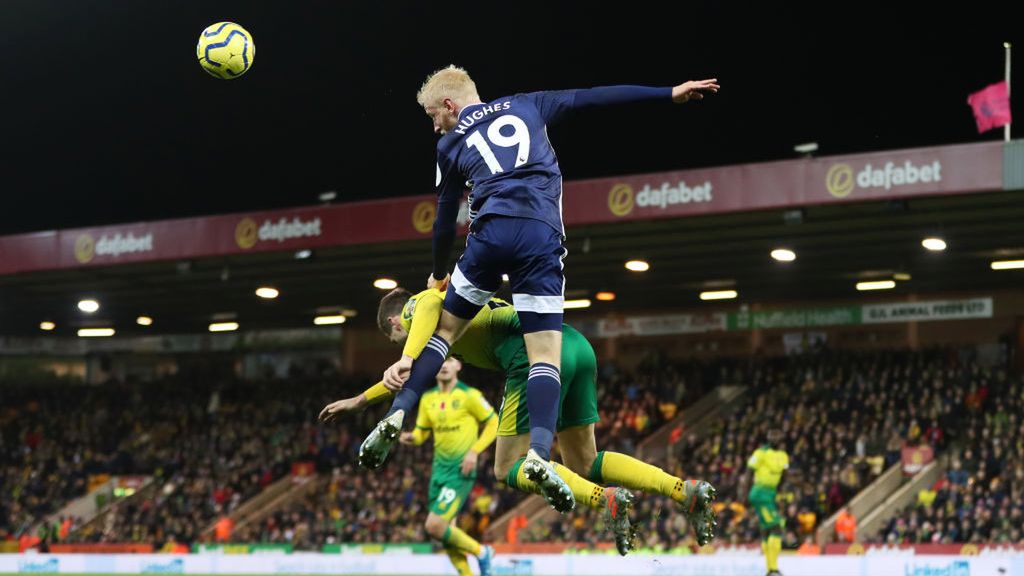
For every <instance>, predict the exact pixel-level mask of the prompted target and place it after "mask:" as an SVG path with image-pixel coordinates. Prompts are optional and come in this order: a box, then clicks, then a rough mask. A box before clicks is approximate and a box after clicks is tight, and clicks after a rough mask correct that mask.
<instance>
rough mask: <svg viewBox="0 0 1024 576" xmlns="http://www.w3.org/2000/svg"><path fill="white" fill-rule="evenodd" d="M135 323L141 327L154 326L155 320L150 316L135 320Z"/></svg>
mask: <svg viewBox="0 0 1024 576" xmlns="http://www.w3.org/2000/svg"><path fill="white" fill-rule="evenodd" d="M135 323H136V324H138V325H139V326H152V325H153V319H152V318H150V317H149V316H139V317H138V318H136V319H135Z"/></svg>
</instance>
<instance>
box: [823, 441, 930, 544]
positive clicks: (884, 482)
mask: <svg viewBox="0 0 1024 576" xmlns="http://www.w3.org/2000/svg"><path fill="white" fill-rule="evenodd" d="M944 462H945V458H941V459H936V460H935V461H934V462H932V463H931V464H928V465H927V466H925V467H924V468H923V469H922V470H921V471H920V472H918V473H917V474H915V475H914V476H913V477H911V478H910V479H904V477H903V463H902V462H897V463H895V464H893V465H892V466H890V467H889V469H888V470H886V471H885V472H883V473H882V475H881V476H879V477H878V478H877V479H876V480H875V481H874V482H872V483H871V484H868V486H867V487H865V488H864V489H863V490H861V491H860V492H859V493H857V495H856V496H854V497H853V499H852V500H850V503H849V504H848V506H849V508H850V513H851V514H853V517H854V518H856V519H857V532H856V538H857V541H858V542H863V541H865V539H866V538H867V537H868V536H870V535H873V534H875V533H876V532H878V529H879V527H881V525H882V523H883V522H886V521H887V520H889V519H890V518H892V517H893V515H895V514H897V513H899V512H900V511H901V510H903V508H904V507H906V506H907V505H908V504H911V503H912V502H914V501H915V500H916V499H917V493H918V491H920V490H921V489H922V488H927V487H928V486H931V485H932V484H934V483H935V481H936V480H938V478H939V477H940V476H941V475H943V474H945V472H946V465H945V463H944ZM838 517H839V511H836V513H835V514H833V515H832V516H830V517H829V518H828V519H827V520H825V521H824V522H822V523H821V526H819V527H818V529H817V531H816V532H815V535H814V537H815V540H816V541H817V543H818V546H821V547H823V548H824V546H825V545H826V544H829V543H831V542H834V541H835V527H836V519H837V518H838Z"/></svg>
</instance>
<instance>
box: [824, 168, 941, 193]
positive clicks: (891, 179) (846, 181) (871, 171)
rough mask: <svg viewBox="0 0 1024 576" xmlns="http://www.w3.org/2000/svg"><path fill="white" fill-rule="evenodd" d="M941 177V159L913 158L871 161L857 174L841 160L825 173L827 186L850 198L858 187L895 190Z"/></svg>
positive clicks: (829, 191)
mask: <svg viewBox="0 0 1024 576" xmlns="http://www.w3.org/2000/svg"><path fill="white" fill-rule="evenodd" d="M941 181H942V162H939V161H938V160H933V161H931V162H927V163H924V164H914V163H913V162H911V161H910V160H906V161H904V162H903V164H897V163H895V162H886V163H885V164H884V165H881V166H878V167H876V166H872V165H871V163H870V162H869V163H867V164H865V165H864V167H863V168H861V169H860V171H858V172H857V174H856V176H854V169H853V167H852V166H850V165H849V164H844V163H840V164H833V165H832V166H830V167H829V169H828V172H826V173H825V189H826V190H828V193H829V194H831V195H832V196H834V197H836V198H846V197H847V196H849V195H850V194H851V193H852V192H853V191H854V189H855V188H861V189H864V190H868V189H872V188H881V189H884V190H892V189H893V188H897V187H900V186H909V185H912V184H917V183H930V182H941Z"/></svg>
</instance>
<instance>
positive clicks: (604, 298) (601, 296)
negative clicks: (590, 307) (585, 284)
mask: <svg viewBox="0 0 1024 576" xmlns="http://www.w3.org/2000/svg"><path fill="white" fill-rule="evenodd" d="M594 298H597V299H598V300H600V301H601V302H611V301H612V300H615V292H598V293H597V294H594Z"/></svg>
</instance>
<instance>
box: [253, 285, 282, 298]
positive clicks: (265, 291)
mask: <svg viewBox="0 0 1024 576" xmlns="http://www.w3.org/2000/svg"><path fill="white" fill-rule="evenodd" d="M280 294H281V293H280V292H278V290H277V288H272V287H270V286H260V287H259V288H257V289H256V295H257V296H259V297H260V298H265V299H267V300H273V299H274V298H277V297H278V296H279V295H280Z"/></svg>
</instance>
